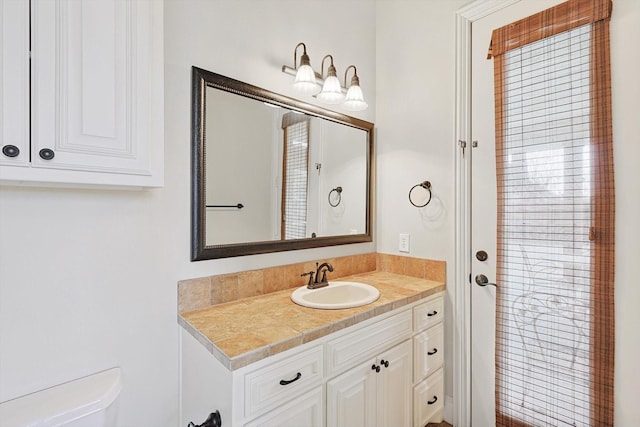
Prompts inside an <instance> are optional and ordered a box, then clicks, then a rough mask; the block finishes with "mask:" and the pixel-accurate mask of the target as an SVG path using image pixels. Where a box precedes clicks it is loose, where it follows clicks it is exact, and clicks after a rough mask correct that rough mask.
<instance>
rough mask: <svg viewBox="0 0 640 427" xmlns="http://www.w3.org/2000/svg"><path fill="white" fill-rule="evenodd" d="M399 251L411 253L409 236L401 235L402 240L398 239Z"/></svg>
mask: <svg viewBox="0 0 640 427" xmlns="http://www.w3.org/2000/svg"><path fill="white" fill-rule="evenodd" d="M398 250H399V251H400V252H407V253H409V235H408V234H403V233H400V238H399V239H398Z"/></svg>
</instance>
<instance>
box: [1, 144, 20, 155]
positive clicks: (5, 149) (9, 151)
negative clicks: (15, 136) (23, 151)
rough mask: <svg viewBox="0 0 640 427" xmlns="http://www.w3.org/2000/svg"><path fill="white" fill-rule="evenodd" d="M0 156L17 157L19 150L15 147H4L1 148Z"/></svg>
mask: <svg viewBox="0 0 640 427" xmlns="http://www.w3.org/2000/svg"><path fill="white" fill-rule="evenodd" d="M2 154H4V155H5V156H7V157H17V156H18V154H20V149H19V148H18V147H16V146H15V145H5V146H4V147H2Z"/></svg>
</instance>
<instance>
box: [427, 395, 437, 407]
mask: <svg viewBox="0 0 640 427" xmlns="http://www.w3.org/2000/svg"><path fill="white" fill-rule="evenodd" d="M437 401H438V396H433V400H427V405H433V404H434V403H436V402H437Z"/></svg>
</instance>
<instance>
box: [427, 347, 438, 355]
mask: <svg viewBox="0 0 640 427" xmlns="http://www.w3.org/2000/svg"><path fill="white" fill-rule="evenodd" d="M437 352H438V349H437V348H434V349H433V350H431V351H427V354H428V355H429V356H433V355H434V354H436V353H437Z"/></svg>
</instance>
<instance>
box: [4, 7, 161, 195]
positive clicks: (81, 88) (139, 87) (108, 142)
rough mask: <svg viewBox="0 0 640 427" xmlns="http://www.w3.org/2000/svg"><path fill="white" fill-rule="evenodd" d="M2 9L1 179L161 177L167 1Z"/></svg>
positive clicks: (122, 181) (125, 181)
mask: <svg viewBox="0 0 640 427" xmlns="http://www.w3.org/2000/svg"><path fill="white" fill-rule="evenodd" d="M0 13H1V16H0V19H1V20H2V31H3V37H0V40H1V42H2V44H1V45H0V48H1V49H2V52H1V55H0V58H1V60H2V63H1V64H0V65H1V71H2V74H1V78H2V86H3V88H4V91H3V93H2V96H1V97H0V99H1V100H0V138H1V139H0V146H1V147H2V149H1V151H0V181H2V182H39V183H59V184H89V185H110V186H121V185H122V186H136V187H144V186H152V187H153V186H162V185H163V163H164V130H163V128H164V123H163V122H164V120H163V117H164V112H163V103H164V98H163V93H164V82H163V76H164V72H163V67H164V60H163V4H162V2H159V1H153V0H139V1H126V2H124V1H120V0H102V1H92V0H57V1H49V0H31V1H30V2H29V1H26V0H0ZM29 39H30V44H29ZM29 82H30V86H29Z"/></svg>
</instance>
